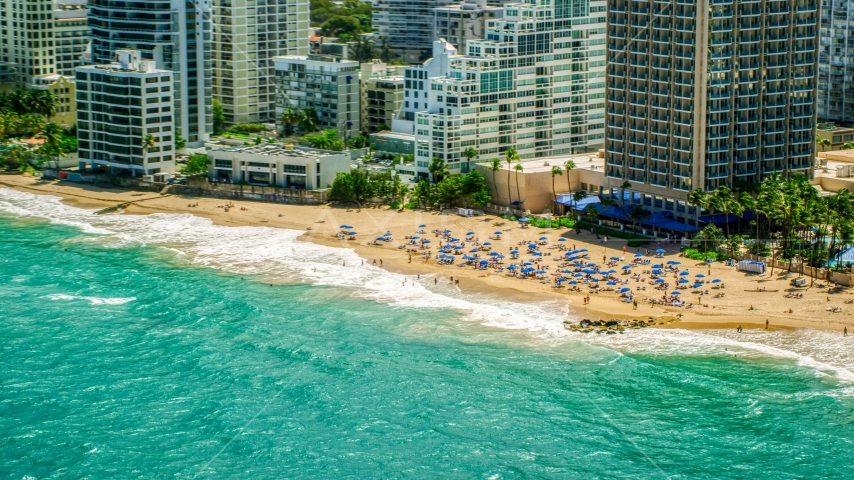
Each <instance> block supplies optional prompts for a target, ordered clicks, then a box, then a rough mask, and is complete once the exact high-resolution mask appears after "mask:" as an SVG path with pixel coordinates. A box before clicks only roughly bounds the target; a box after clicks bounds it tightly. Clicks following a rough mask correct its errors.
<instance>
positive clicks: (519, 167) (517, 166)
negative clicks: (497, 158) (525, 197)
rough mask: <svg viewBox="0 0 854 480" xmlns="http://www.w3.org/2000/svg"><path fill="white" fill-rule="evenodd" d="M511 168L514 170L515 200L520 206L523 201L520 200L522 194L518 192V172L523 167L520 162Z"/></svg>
mask: <svg viewBox="0 0 854 480" xmlns="http://www.w3.org/2000/svg"><path fill="white" fill-rule="evenodd" d="M513 170H516V201H518V202H519V206H521V205H522V204H523V203H525V202H523V201H522V194H521V193H519V173H521V172H522V171H523V170H524V168H522V164H521V163H517V164H516V166H515V167H513Z"/></svg>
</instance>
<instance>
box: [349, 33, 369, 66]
mask: <svg viewBox="0 0 854 480" xmlns="http://www.w3.org/2000/svg"><path fill="white" fill-rule="evenodd" d="M351 49H352V51H353V57H354V59H355V60H358V61H359V62H360V63H367V62H370V61H371V60H372V59H373V58H374V50H375V49H374V40H373V38H371V37H369V36H367V35H357V36H356V39H355V41H353V42H352V48H351Z"/></svg>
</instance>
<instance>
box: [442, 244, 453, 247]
mask: <svg viewBox="0 0 854 480" xmlns="http://www.w3.org/2000/svg"><path fill="white" fill-rule="evenodd" d="M444 248H453V245H451V244H450V243H446V244H445V247H444Z"/></svg>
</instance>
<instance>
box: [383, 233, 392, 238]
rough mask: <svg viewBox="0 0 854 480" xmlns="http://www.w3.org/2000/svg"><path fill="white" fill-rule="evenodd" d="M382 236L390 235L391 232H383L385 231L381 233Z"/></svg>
mask: <svg viewBox="0 0 854 480" xmlns="http://www.w3.org/2000/svg"><path fill="white" fill-rule="evenodd" d="M383 236H384V237H390V236H391V232H385V233H384V234H383Z"/></svg>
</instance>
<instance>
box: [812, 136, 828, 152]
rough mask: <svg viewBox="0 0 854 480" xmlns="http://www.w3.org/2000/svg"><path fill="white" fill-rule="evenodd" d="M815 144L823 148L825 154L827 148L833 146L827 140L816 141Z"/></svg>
mask: <svg viewBox="0 0 854 480" xmlns="http://www.w3.org/2000/svg"><path fill="white" fill-rule="evenodd" d="M815 143H816V144H817V145H818V146H820V147H821V151H822V152H824V151H825V150H826V149H827V147H829V146H830V145H831V143H830V140H829V139H827V138H820V139H817V140H816V141H815Z"/></svg>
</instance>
